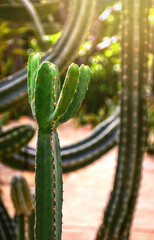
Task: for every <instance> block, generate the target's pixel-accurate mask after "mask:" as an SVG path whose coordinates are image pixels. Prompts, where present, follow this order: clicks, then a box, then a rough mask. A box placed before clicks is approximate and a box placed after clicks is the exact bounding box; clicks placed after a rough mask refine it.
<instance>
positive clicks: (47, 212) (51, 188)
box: [28, 53, 91, 240]
mask: <svg viewBox="0 0 154 240" xmlns="http://www.w3.org/2000/svg"><path fill="white" fill-rule="evenodd" d="M40 62H41V61H40V55H39V54H37V53H34V54H32V55H31V56H30V57H29V62H28V91H29V102H30V105H31V109H32V112H33V114H34V117H35V118H36V119H37V124H38V142H37V152H36V169H35V183H36V191H35V194H36V196H35V205H36V207H35V214H36V229H35V238H36V239H37V240H39V239H40V240H41V239H44V240H47V239H57V240H59V239H61V231H62V201H63V199H62V192H63V187H62V167H61V157H60V146H59V140H58V135H57V132H56V128H57V126H58V125H59V123H60V122H61V119H63V120H62V122H64V121H66V120H68V119H69V118H70V117H72V116H73V115H74V114H75V113H76V112H77V110H78V107H79V106H80V104H81V102H82V100H83V98H84V96H85V94H86V91H87V87H88V82H89V79H90V75H91V73H90V69H89V67H85V66H84V65H82V66H81V67H80V69H79V67H78V66H77V65H76V64H72V65H71V66H70V67H69V69H68V71H67V74H66V77H65V81H64V84H63V87H62V90H61V91H60V80H59V72H58V68H57V67H56V65H54V64H52V63H50V62H44V63H43V64H42V65H40ZM83 77H84V83H82V81H83ZM81 91H82V93H81ZM72 108H73V110H72ZM42 189H43V191H42Z"/></svg>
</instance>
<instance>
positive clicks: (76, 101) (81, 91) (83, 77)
mask: <svg viewBox="0 0 154 240" xmlns="http://www.w3.org/2000/svg"><path fill="white" fill-rule="evenodd" d="M90 76H91V71H90V68H89V67H88V66H84V65H81V67H80V73H79V83H78V85H77V89H76V92H75V95H74V97H73V100H72V102H71V104H70V106H69V108H68V110H67V111H66V113H65V114H64V115H63V116H62V117H61V118H60V119H59V122H66V121H67V120H68V119H70V118H72V117H73V116H74V115H75V114H76V113H77V111H78V109H79V107H80V105H81V103H82V102H83V99H84V97H85V94H86V92H87V89H88V84H89V80H90Z"/></svg>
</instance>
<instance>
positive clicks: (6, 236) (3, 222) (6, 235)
mask: <svg viewBox="0 0 154 240" xmlns="http://www.w3.org/2000/svg"><path fill="white" fill-rule="evenodd" d="M15 229H16V226H15V224H14V222H13V220H12V219H11V218H10V216H9V214H8V212H7V210H6V208H5V206H4V204H3V201H2V199H1V196H0V239H1V240H10V239H11V240H16V230H15Z"/></svg>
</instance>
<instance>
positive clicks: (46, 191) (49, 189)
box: [35, 128, 55, 240]
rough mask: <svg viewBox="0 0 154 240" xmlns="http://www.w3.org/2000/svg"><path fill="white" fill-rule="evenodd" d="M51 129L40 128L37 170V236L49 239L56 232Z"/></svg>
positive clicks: (40, 238)
mask: <svg viewBox="0 0 154 240" xmlns="http://www.w3.org/2000/svg"><path fill="white" fill-rule="evenodd" d="M51 141H52V140H51V129H50V128H49V129H42V128H39V130H38V142H37V153H36V170H35V183H36V190H35V204H36V206H35V214H36V226H35V238H36V239H37V240H42V239H44V240H49V239H52V238H51V237H53V239H54V236H55V233H54V222H55V218H54V207H55V202H54V188H55V186H54V164H53V161H54V157H53V150H52V147H51Z"/></svg>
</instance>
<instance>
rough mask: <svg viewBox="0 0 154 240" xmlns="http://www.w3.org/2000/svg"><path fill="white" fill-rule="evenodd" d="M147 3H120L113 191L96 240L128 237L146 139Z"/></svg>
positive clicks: (126, 0)
mask: <svg viewBox="0 0 154 240" xmlns="http://www.w3.org/2000/svg"><path fill="white" fill-rule="evenodd" d="M148 14H149V1H144V0H135V1H134V0H131V1H130V0H123V1H122V40H121V44H122V94H121V125H120V142H119V154H118V164H117V170H116V176H115V182H114V188H113V190H112V192H111V195H110V200H109V203H108V205H107V208H106V210H105V214H104V219H103V224H102V225H101V226H100V229H99V231H98V234H97V237H96V239H97V240H100V239H101V240H112V239H114V240H124V239H128V238H129V230H130V226H131V222H132V215H133V212H134V207H135V203H136V198H137V193H138V188H139V183H140V176H141V166H142V158H143V153H144V151H145V148H146V138H147V104H146V94H145V84H146V80H147V60H148V59H147V57H148Z"/></svg>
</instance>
